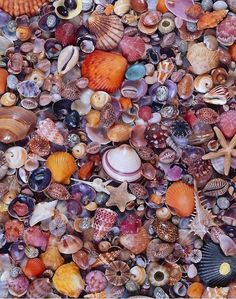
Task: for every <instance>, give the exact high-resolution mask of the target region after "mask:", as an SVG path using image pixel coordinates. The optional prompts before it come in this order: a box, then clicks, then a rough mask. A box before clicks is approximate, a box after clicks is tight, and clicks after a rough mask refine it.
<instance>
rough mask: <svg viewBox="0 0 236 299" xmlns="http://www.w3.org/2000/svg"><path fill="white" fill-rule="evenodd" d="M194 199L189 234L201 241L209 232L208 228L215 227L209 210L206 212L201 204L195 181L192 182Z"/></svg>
mask: <svg viewBox="0 0 236 299" xmlns="http://www.w3.org/2000/svg"><path fill="white" fill-rule="evenodd" d="M194 190H195V192H194V198H195V213H196V214H195V216H194V218H193V219H192V221H191V223H190V232H193V233H194V234H195V235H198V236H199V237H200V238H201V239H203V238H204V236H205V234H206V233H207V232H208V231H209V228H210V227H212V226H215V225H216V224H215V222H214V218H215V217H216V216H214V215H212V214H211V212H210V211H209V210H207V209H206V208H205V207H204V206H203V205H202V203H201V201H200V198H199V195H198V191H197V187H196V181H195V182H194Z"/></svg>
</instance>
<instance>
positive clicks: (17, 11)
mask: <svg viewBox="0 0 236 299" xmlns="http://www.w3.org/2000/svg"><path fill="white" fill-rule="evenodd" d="M46 2H48V0H8V1H6V0H0V8H1V9H3V10H4V11H6V12H8V13H9V14H10V15H11V16H13V17H18V16H20V15H27V16H34V15H36V14H37V13H38V12H39V9H40V7H41V6H42V5H43V4H44V3H46Z"/></svg>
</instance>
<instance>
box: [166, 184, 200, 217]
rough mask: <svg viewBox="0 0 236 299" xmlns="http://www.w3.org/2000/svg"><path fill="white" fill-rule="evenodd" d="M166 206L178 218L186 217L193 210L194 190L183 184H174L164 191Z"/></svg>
mask: <svg viewBox="0 0 236 299" xmlns="http://www.w3.org/2000/svg"><path fill="white" fill-rule="evenodd" d="M166 204H167V205H168V206H169V207H170V208H172V209H174V211H175V213H176V214H177V215H178V216H180V217H188V216H190V215H191V214H192V212H193V210H194V190H193V187H192V186H189V185H187V184H185V183H183V182H175V183H173V184H172V185H170V187H169V188H168V189H167V191H166Z"/></svg>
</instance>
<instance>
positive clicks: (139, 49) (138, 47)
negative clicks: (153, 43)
mask: <svg viewBox="0 0 236 299" xmlns="http://www.w3.org/2000/svg"><path fill="white" fill-rule="evenodd" d="M119 47H120V48H121V52H122V55H123V56H124V57H125V58H126V59H127V60H128V61H129V62H133V61H137V60H139V59H141V58H142V57H143V56H144V54H145V42H144V41H143V39H142V38H141V37H139V36H127V35H125V36H124V37H123V38H122V40H121V41H120V44H119Z"/></svg>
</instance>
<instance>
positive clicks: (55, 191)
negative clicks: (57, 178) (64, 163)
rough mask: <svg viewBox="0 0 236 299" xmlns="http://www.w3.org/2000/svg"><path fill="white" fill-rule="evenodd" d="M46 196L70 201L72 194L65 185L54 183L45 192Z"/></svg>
mask: <svg viewBox="0 0 236 299" xmlns="http://www.w3.org/2000/svg"><path fill="white" fill-rule="evenodd" d="M45 193H46V195H48V196H49V197H50V198H53V199H58V200H68V199H70V193H69V191H68V190H67V189H66V187H65V186H64V185H61V184H57V183H52V184H51V185H50V186H49V187H48V188H47V190H46V191H45Z"/></svg>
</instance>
